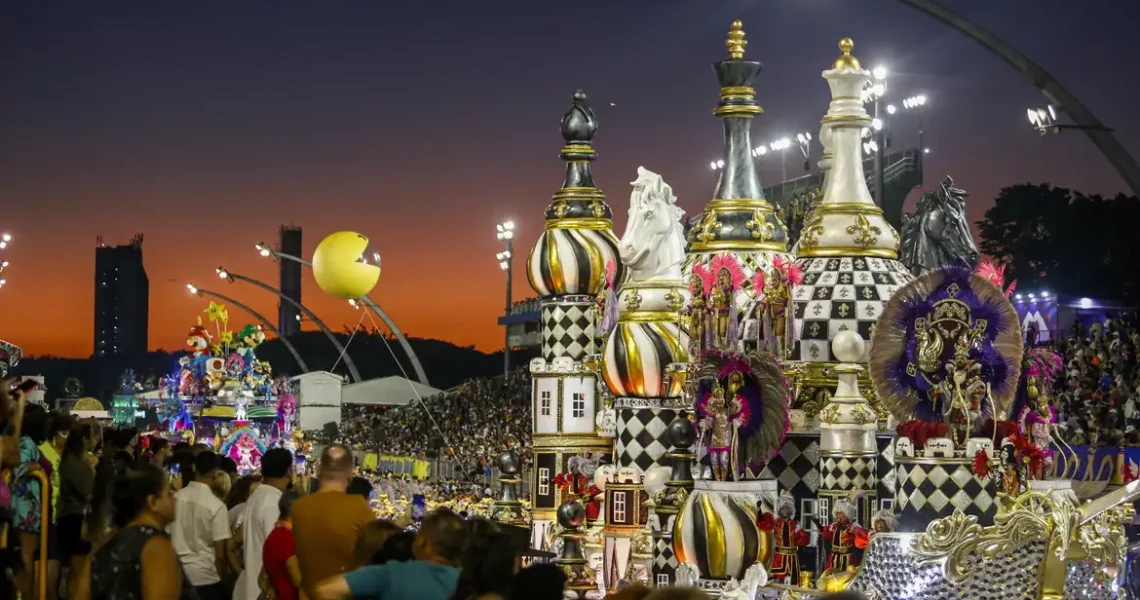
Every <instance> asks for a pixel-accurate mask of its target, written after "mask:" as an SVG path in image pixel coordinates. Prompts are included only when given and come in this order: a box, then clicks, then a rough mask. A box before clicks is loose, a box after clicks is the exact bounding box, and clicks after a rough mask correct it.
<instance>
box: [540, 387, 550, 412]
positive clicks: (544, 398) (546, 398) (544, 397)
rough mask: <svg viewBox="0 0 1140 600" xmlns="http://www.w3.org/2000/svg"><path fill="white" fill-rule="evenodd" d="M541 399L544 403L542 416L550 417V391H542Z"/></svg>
mask: <svg viewBox="0 0 1140 600" xmlns="http://www.w3.org/2000/svg"><path fill="white" fill-rule="evenodd" d="M540 398H541V400H540V402H541V403H542V406H541V408H542V416H544V417H549V416H550V390H542V393H541V394H540Z"/></svg>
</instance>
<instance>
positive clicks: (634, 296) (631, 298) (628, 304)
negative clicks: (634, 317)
mask: <svg viewBox="0 0 1140 600" xmlns="http://www.w3.org/2000/svg"><path fill="white" fill-rule="evenodd" d="M639 308H641V294H639V293H637V291H636V290H634V291H633V292H630V293H629V294H628V295H626V297H625V309H626V310H637V309H639Z"/></svg>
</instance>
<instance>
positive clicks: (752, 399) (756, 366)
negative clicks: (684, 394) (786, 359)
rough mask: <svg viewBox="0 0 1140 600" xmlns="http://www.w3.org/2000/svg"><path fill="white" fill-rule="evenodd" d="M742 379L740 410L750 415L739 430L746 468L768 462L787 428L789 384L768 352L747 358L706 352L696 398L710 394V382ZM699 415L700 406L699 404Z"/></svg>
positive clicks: (778, 447)
mask: <svg viewBox="0 0 1140 600" xmlns="http://www.w3.org/2000/svg"><path fill="white" fill-rule="evenodd" d="M736 372H738V373H741V374H742V375H744V382H745V384H744V386H743V387H741V388H740V390H739V391H737V395H739V396H741V397H742V399H743V401H744V402H742V403H743V404H747V406H746V407H744V406H742V407H741V408H742V410H747V411H748V412H749V413H750V414H749V417H748V422H747V423H745V424H744V425H743V426H742V427H741V428H740V447H739V451H738V452H739V459H740V460H739V463H740V464H743V465H749V464H752V463H755V462H758V461H764V460H768V459H769V458H771V456H772V455H773V454H775V453H776V452H777V451H779V449H780V446H782V445H783V443H784V438H785V437H786V436H787V433H788V428H789V426H790V417H789V415H790V411H789V409H788V397H789V394H788V384H787V381H785V379H784V373H783V369H782V368H781V367H780V364H779V363H778V362H776V359H775V358H773V357H772V355H771V354H768V353H767V352H754V353H752V354H750V355H748V356H745V355H743V354H737V353H735V352H721V351H719V350H709V351H707V352H705V353H704V355H703V356H702V358H701V369H700V372H699V377H700V384H699V385H698V387H697V397H698V398H701V399H702V401H703V400H704V399H705V398H707V396H708V395H709V394H710V393H711V390H712V382H713V381H714V380H718V379H727V378H728V377H729V376H730V375H732V373H736ZM697 410H698V412H699V411H700V410H701V405H700V404H698V407H697Z"/></svg>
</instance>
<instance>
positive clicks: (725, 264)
mask: <svg viewBox="0 0 1140 600" xmlns="http://www.w3.org/2000/svg"><path fill="white" fill-rule="evenodd" d="M722 269H723V270H725V271H728V276H729V279H731V280H732V289H733V290H739V289H740V288H741V286H743V285H744V282H745V281H746V280H747V279H748V277H747V276H746V275H745V274H744V270H743V269H741V268H740V261H738V260H736V257H735V256H733V255H731V254H717V255H716V256H714V257H713V259H712V260H711V261H710V262H709V270H710V271H711V272H712V274H713V277H714V278H716V277H719V276H720V272H721V270H722ZM713 281H715V279H714V280H713Z"/></svg>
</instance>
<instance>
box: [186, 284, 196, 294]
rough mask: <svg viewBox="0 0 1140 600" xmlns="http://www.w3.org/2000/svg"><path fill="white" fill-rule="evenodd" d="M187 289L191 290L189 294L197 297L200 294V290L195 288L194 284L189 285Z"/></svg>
mask: <svg viewBox="0 0 1140 600" xmlns="http://www.w3.org/2000/svg"><path fill="white" fill-rule="evenodd" d="M186 289H187V290H189V292H190V293H191V294H195V295H197V294H198V288H196V287H194V284H193V283H187V284H186Z"/></svg>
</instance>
